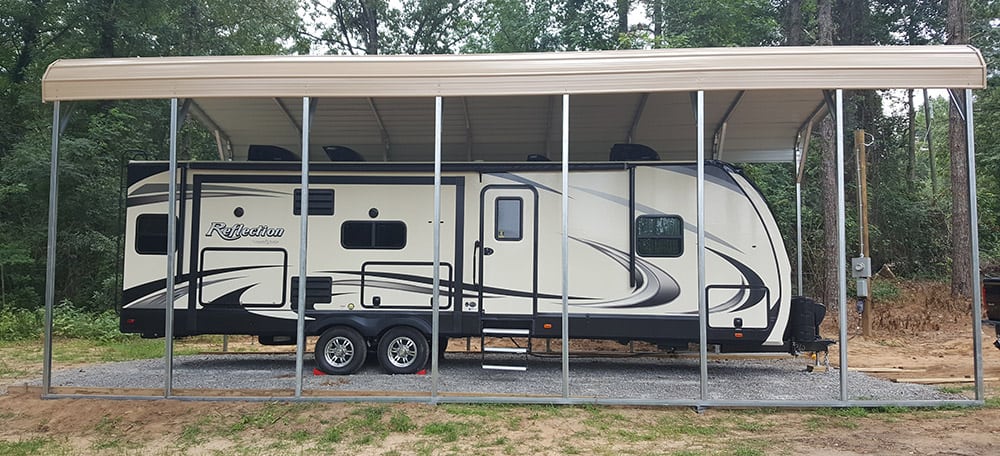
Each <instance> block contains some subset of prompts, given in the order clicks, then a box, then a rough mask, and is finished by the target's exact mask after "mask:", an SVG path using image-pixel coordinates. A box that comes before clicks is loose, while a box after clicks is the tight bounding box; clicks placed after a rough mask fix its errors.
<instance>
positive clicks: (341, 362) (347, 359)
mask: <svg viewBox="0 0 1000 456" xmlns="http://www.w3.org/2000/svg"><path fill="white" fill-rule="evenodd" d="M323 352H324V353H323V356H324V357H325V358H326V362H327V363H328V364H330V365H331V366H333V367H338V368H339V367H344V366H346V365H348V364H350V363H351V360H353V359H354V342H351V339H349V338H347V337H344V336H337V337H334V338H332V339H330V341H329V342H327V343H326V350H324V351H323Z"/></svg>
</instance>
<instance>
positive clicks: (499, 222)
mask: <svg viewBox="0 0 1000 456" xmlns="http://www.w3.org/2000/svg"><path fill="white" fill-rule="evenodd" d="M496 202H497V203H496V206H497V207H496V231H495V232H494V233H493V237H494V238H495V239H496V240H498V241H520V240H521V227H522V220H523V217H522V213H521V206H522V203H523V202H522V201H521V198H497V200H496Z"/></svg>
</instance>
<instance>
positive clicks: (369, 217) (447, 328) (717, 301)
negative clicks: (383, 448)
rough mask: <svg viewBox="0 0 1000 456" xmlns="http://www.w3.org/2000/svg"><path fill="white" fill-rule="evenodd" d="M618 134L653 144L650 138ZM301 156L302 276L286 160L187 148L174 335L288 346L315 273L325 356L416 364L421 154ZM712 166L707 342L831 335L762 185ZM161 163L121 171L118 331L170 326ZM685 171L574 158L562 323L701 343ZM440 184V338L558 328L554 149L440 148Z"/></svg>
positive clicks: (295, 177)
mask: <svg viewBox="0 0 1000 456" xmlns="http://www.w3.org/2000/svg"><path fill="white" fill-rule="evenodd" d="M616 147H617V148H618V149H623V148H624V149H631V150H632V151H633V152H635V151H639V152H640V155H643V158H646V159H649V158H651V156H650V155H648V154H646V152H652V151H651V150H649V149H648V148H643V147H641V146H640V147H635V146H616ZM615 154H616V152H615V151H614V150H613V152H612V155H613V158H614V155H615ZM654 154H655V153H654ZM251 155H253V153H251ZM619 155H621V154H619ZM626 155H627V154H626ZM618 158H621V157H618ZM626 158H627V157H626ZM633 158H634V157H633ZM652 158H655V155H653V156H652ZM311 166H312V171H311V173H310V182H311V183H310V189H309V196H308V197H309V205H308V207H309V215H310V220H309V226H310V229H309V243H308V258H307V260H308V265H309V270H308V272H306V273H303V272H302V271H298V270H297V266H296V265H298V264H299V259H298V254H299V249H298V247H299V239H298V236H297V233H298V228H297V227H298V226H299V224H300V217H301V215H300V210H299V205H300V201H301V197H302V194H301V189H300V184H299V181H300V174H299V164H298V163H297V162H294V163H290V162H279V161H251V162H242V163H237V162H187V163H182V164H181V165H180V169H181V171H180V173H181V184H180V187H179V194H180V195H184V197H183V198H181V199H180V203H179V204H180V205H179V210H178V220H177V221H176V224H177V227H178V232H177V233H178V239H179V241H178V246H179V247H178V251H177V252H176V254H177V256H178V266H177V271H176V276H177V279H176V287H177V292H176V299H175V300H174V302H173V303H172V305H173V306H174V308H175V309H176V313H175V319H174V322H175V326H174V331H175V335H177V336H186V335H195V334H249V335H256V336H259V337H260V339H261V341H262V342H263V343H273V344H280V343H289V344H293V343H294V341H295V334H296V322H297V318H298V315H297V313H296V308H295V307H296V304H294V303H297V302H298V301H297V300H298V296H297V295H298V281H299V280H300V278H301V277H302V276H306V281H307V282H306V283H307V286H306V288H307V292H306V314H305V317H306V327H305V332H306V334H307V335H312V336H316V335H318V336H320V338H319V341H318V343H317V346H316V354H317V356H316V361H317V366H318V367H319V368H320V369H322V370H323V371H326V372H328V373H333V374H348V373H352V372H354V371H355V370H356V369H358V368H359V367H360V366H361V365H362V364H363V363H364V360H365V358H366V356H367V354H368V352H369V351H370V350H374V351H375V353H376V355H377V356H378V359H379V361H380V363H381V365H382V366H383V368H384V369H385V370H386V371H387V372H391V373H410V372H415V371H417V370H419V369H422V368H423V366H424V364H425V362H426V360H427V359H428V352H429V347H430V344H429V343H428V339H429V338H430V337H431V333H432V331H431V314H432V312H431V305H432V304H431V303H432V299H431V296H432V276H433V271H432V264H433V263H432V255H433V249H432V242H431V241H432V229H433V226H432V223H431V220H432V219H433V212H432V206H431V204H430V203H429V201H431V197H432V191H433V169H432V167H431V165H430V164H417V163H360V162H331V163H313V164H312V165H311ZM705 170H706V185H705V198H706V204H705V210H706V252H707V258H706V261H707V263H706V268H705V270H706V271H707V282H706V283H707V284H708V287H707V288H706V290H707V291H706V298H707V303H708V309H709V316H708V342H709V343H710V344H717V345H719V347H720V349H721V350H723V351H779V350H780V351H793V352H794V351H795V350H799V349H807V350H825V349H826V346H827V344H828V343H829V341H823V340H820V339H819V336H818V325H819V322H820V321H821V320H822V318H823V314H824V308H823V306H822V305H819V304H816V303H814V302H812V301H810V300H808V299H802V298H793V297H792V296H791V285H790V281H791V268H790V265H789V260H788V256H787V254H786V252H785V247H784V245H783V243H782V237H781V233H779V231H778V227H777V225H776V224H775V220H774V217H773V215H772V214H771V212H770V210H769V208H768V204H767V202H766V201H765V200H764V197H763V196H762V195H761V193H760V192H759V191H758V189H757V188H756V187H755V186H754V184H753V183H752V182H750V181H749V180H748V179H747V178H746V177H745V176H744V175H743V174H742V173H741V171H740V170H739V169H737V168H735V167H733V166H731V165H728V164H725V163H722V162H710V163H708V164H707V165H706V168H705ZM168 175H169V174H168V173H167V163H164V162H133V163H131V164H130V165H129V168H128V193H127V195H128V196H127V214H128V215H127V224H126V231H125V239H126V249H125V250H126V254H125V275H124V292H123V293H124V294H123V297H124V299H123V308H122V312H121V330H122V331H123V332H129V333H139V334H142V335H143V336H146V337H162V336H163V335H164V334H163V331H164V321H163V320H164V311H163V306H164V302H165V296H166V292H165V280H164V271H163V269H162V267H161V265H162V264H163V257H164V255H165V254H166V250H167V249H166V245H167V243H166V232H167V228H166V227H167V225H168V222H167V205H166V201H167V182H168ZM695 183H696V167H695V165H694V164H693V163H687V164H684V163H668V162H662V161H608V162H603V163H593V162H592V163H572V164H570V190H569V195H568V196H569V201H570V206H569V214H570V224H569V226H570V227H571V228H570V232H569V242H570V251H569V257H570V267H569V280H570V282H569V335H570V337H572V338H593V339H609V340H617V341H622V342H625V341H630V340H639V341H649V342H653V343H656V344H659V345H661V346H666V347H686V346H687V344H688V343H691V342H694V343H697V342H698V340H699V328H698V295H697V293H698V291H697V290H698V286H697V282H698V278H697V258H696V255H695V252H696V251H697V248H696V241H697V237H696V236H695V235H694V233H695V229H696V228H695V226H694V224H693V221H694V220H695V211H696V205H695V201H696V200H695V197H694V191H695ZM441 184H442V185H441V224H442V226H441V228H442V229H441V267H442V269H441V278H442V279H441V284H440V289H439V291H440V295H441V300H440V316H441V318H440V335H441V337H442V338H448V337H473V336H474V337H482V336H505V337H506V336H512V337H519V338H522V340H525V341H527V342H528V344H529V345H528V346H529V347H530V340H531V339H538V338H558V337H560V335H561V334H562V327H561V325H562V323H561V312H562V290H561V286H562V282H561V280H562V277H561V267H560V266H561V258H562V257H561V255H562V254H561V242H560V241H561V236H562V233H561V218H560V217H561V213H562V212H561V204H562V203H561V194H560V190H558V189H559V188H560V184H561V174H560V164H558V163H547V162H542V161H528V162H520V163H482V162H479V163H450V164H445V165H444V168H443V171H442V182H441ZM485 348H486V350H494V351H500V352H507V353H511V352H520V353H524V352H526V351H527V347H522V348H521V349H517V348H514V349H511V348H490V347H485ZM484 367H496V368H503V367H508V368H517V367H512V366H509V365H507V366H505V365H502V364H498V363H489V364H484Z"/></svg>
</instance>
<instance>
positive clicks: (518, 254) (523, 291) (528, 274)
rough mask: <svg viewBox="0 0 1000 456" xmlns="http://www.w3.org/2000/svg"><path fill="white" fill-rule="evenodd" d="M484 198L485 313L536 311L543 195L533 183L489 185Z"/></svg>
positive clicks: (480, 256)
mask: <svg viewBox="0 0 1000 456" xmlns="http://www.w3.org/2000/svg"><path fill="white" fill-rule="evenodd" d="M480 201H481V202H482V204H481V213H480V221H481V222H480V230H479V241H478V243H477V244H476V245H475V246H474V248H473V251H474V252H475V255H476V259H475V261H476V263H477V264H479V265H481V267H480V271H479V283H480V284H481V285H480V287H479V305H480V308H481V309H482V310H483V312H484V313H485V314H486V315H491V314H492V315H496V314H509V315H510V314H519V315H532V314H534V312H535V309H536V305H537V298H536V295H537V291H538V287H537V281H536V277H537V274H538V252H537V249H536V248H535V243H536V242H538V237H537V235H536V234H537V231H538V223H537V216H538V213H537V211H536V207H537V204H538V195H537V193H536V192H535V190H534V189H533V188H531V187H528V186H490V187H487V188H485V189H484V190H483V192H482V194H481V198H480Z"/></svg>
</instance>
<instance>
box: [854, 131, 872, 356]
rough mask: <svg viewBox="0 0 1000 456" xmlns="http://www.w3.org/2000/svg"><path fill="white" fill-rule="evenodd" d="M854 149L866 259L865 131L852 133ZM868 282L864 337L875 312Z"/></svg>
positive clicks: (870, 331) (868, 254)
mask: <svg viewBox="0 0 1000 456" xmlns="http://www.w3.org/2000/svg"><path fill="white" fill-rule="evenodd" d="M854 148H855V150H857V153H858V166H859V170H858V192H859V193H858V194H859V195H860V199H861V214H859V215H860V219H861V247H862V249H861V252H862V255H864V256H865V257H867V258H871V246H870V244H869V242H868V158H867V156H866V155H867V154H866V150H865V131H864V130H855V131H854ZM865 280H866V281H868V297H867V298H866V299H865V308H864V312H862V313H861V334H862V335H864V336H865V337H869V336H871V335H872V313H873V312H874V310H875V306H874V300H873V299H872V296H871V295H872V287H871V284H872V280H871V278H868V279H865Z"/></svg>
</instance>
